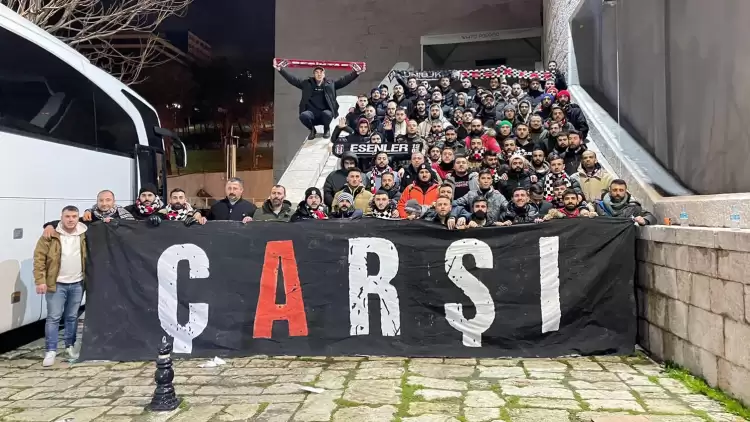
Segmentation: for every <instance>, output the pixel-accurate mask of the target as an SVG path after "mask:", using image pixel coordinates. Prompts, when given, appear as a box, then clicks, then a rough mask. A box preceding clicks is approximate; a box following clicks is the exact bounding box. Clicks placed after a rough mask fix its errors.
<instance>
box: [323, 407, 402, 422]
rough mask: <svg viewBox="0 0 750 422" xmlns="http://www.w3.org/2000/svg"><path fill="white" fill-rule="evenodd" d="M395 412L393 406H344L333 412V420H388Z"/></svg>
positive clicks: (334, 421) (359, 421) (372, 421)
mask: <svg viewBox="0 0 750 422" xmlns="http://www.w3.org/2000/svg"><path fill="white" fill-rule="evenodd" d="M395 414H396V408H395V407H393V406H380V407H367V406H358V407H344V408H341V409H339V410H337V411H336V413H334V414H333V422H352V421H357V422H383V421H390V420H391V419H393V416H394V415H395Z"/></svg>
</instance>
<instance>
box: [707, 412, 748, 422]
mask: <svg viewBox="0 0 750 422" xmlns="http://www.w3.org/2000/svg"><path fill="white" fill-rule="evenodd" d="M708 417H709V419H711V420H712V421H714V422H742V419H739V416H737V415H733V414H731V413H723V412H711V413H708Z"/></svg>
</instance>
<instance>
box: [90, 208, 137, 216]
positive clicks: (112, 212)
mask: <svg viewBox="0 0 750 422" xmlns="http://www.w3.org/2000/svg"><path fill="white" fill-rule="evenodd" d="M91 213H92V214H94V216H95V217H96V218H97V219H98V220H104V219H106V218H119V219H120V220H135V218H134V217H133V215H132V214H130V213H129V212H128V210H126V209H125V208H123V207H121V206H119V205H116V206H115V207H114V208H110V209H109V210H107V211H101V210H99V207H97V206H96V205H94V206H93V207H91Z"/></svg>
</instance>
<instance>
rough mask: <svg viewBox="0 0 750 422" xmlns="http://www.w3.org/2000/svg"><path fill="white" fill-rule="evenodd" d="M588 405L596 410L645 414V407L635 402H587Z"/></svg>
mask: <svg viewBox="0 0 750 422" xmlns="http://www.w3.org/2000/svg"><path fill="white" fill-rule="evenodd" d="M586 403H588V404H589V407H590V408H591V409H594V410H602V409H613V410H632V411H635V412H645V410H644V409H643V407H641V405H640V404H638V402H637V401H635V400H586Z"/></svg>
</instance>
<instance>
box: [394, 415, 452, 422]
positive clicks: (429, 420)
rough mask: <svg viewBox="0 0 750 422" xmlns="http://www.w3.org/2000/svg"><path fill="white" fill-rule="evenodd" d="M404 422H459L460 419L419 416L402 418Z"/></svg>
mask: <svg viewBox="0 0 750 422" xmlns="http://www.w3.org/2000/svg"><path fill="white" fill-rule="evenodd" d="M401 421H402V422H459V420H458V419H456V418H454V417H453V416H448V415H432V414H431V415H419V416H406V417H403V418H401Z"/></svg>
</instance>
